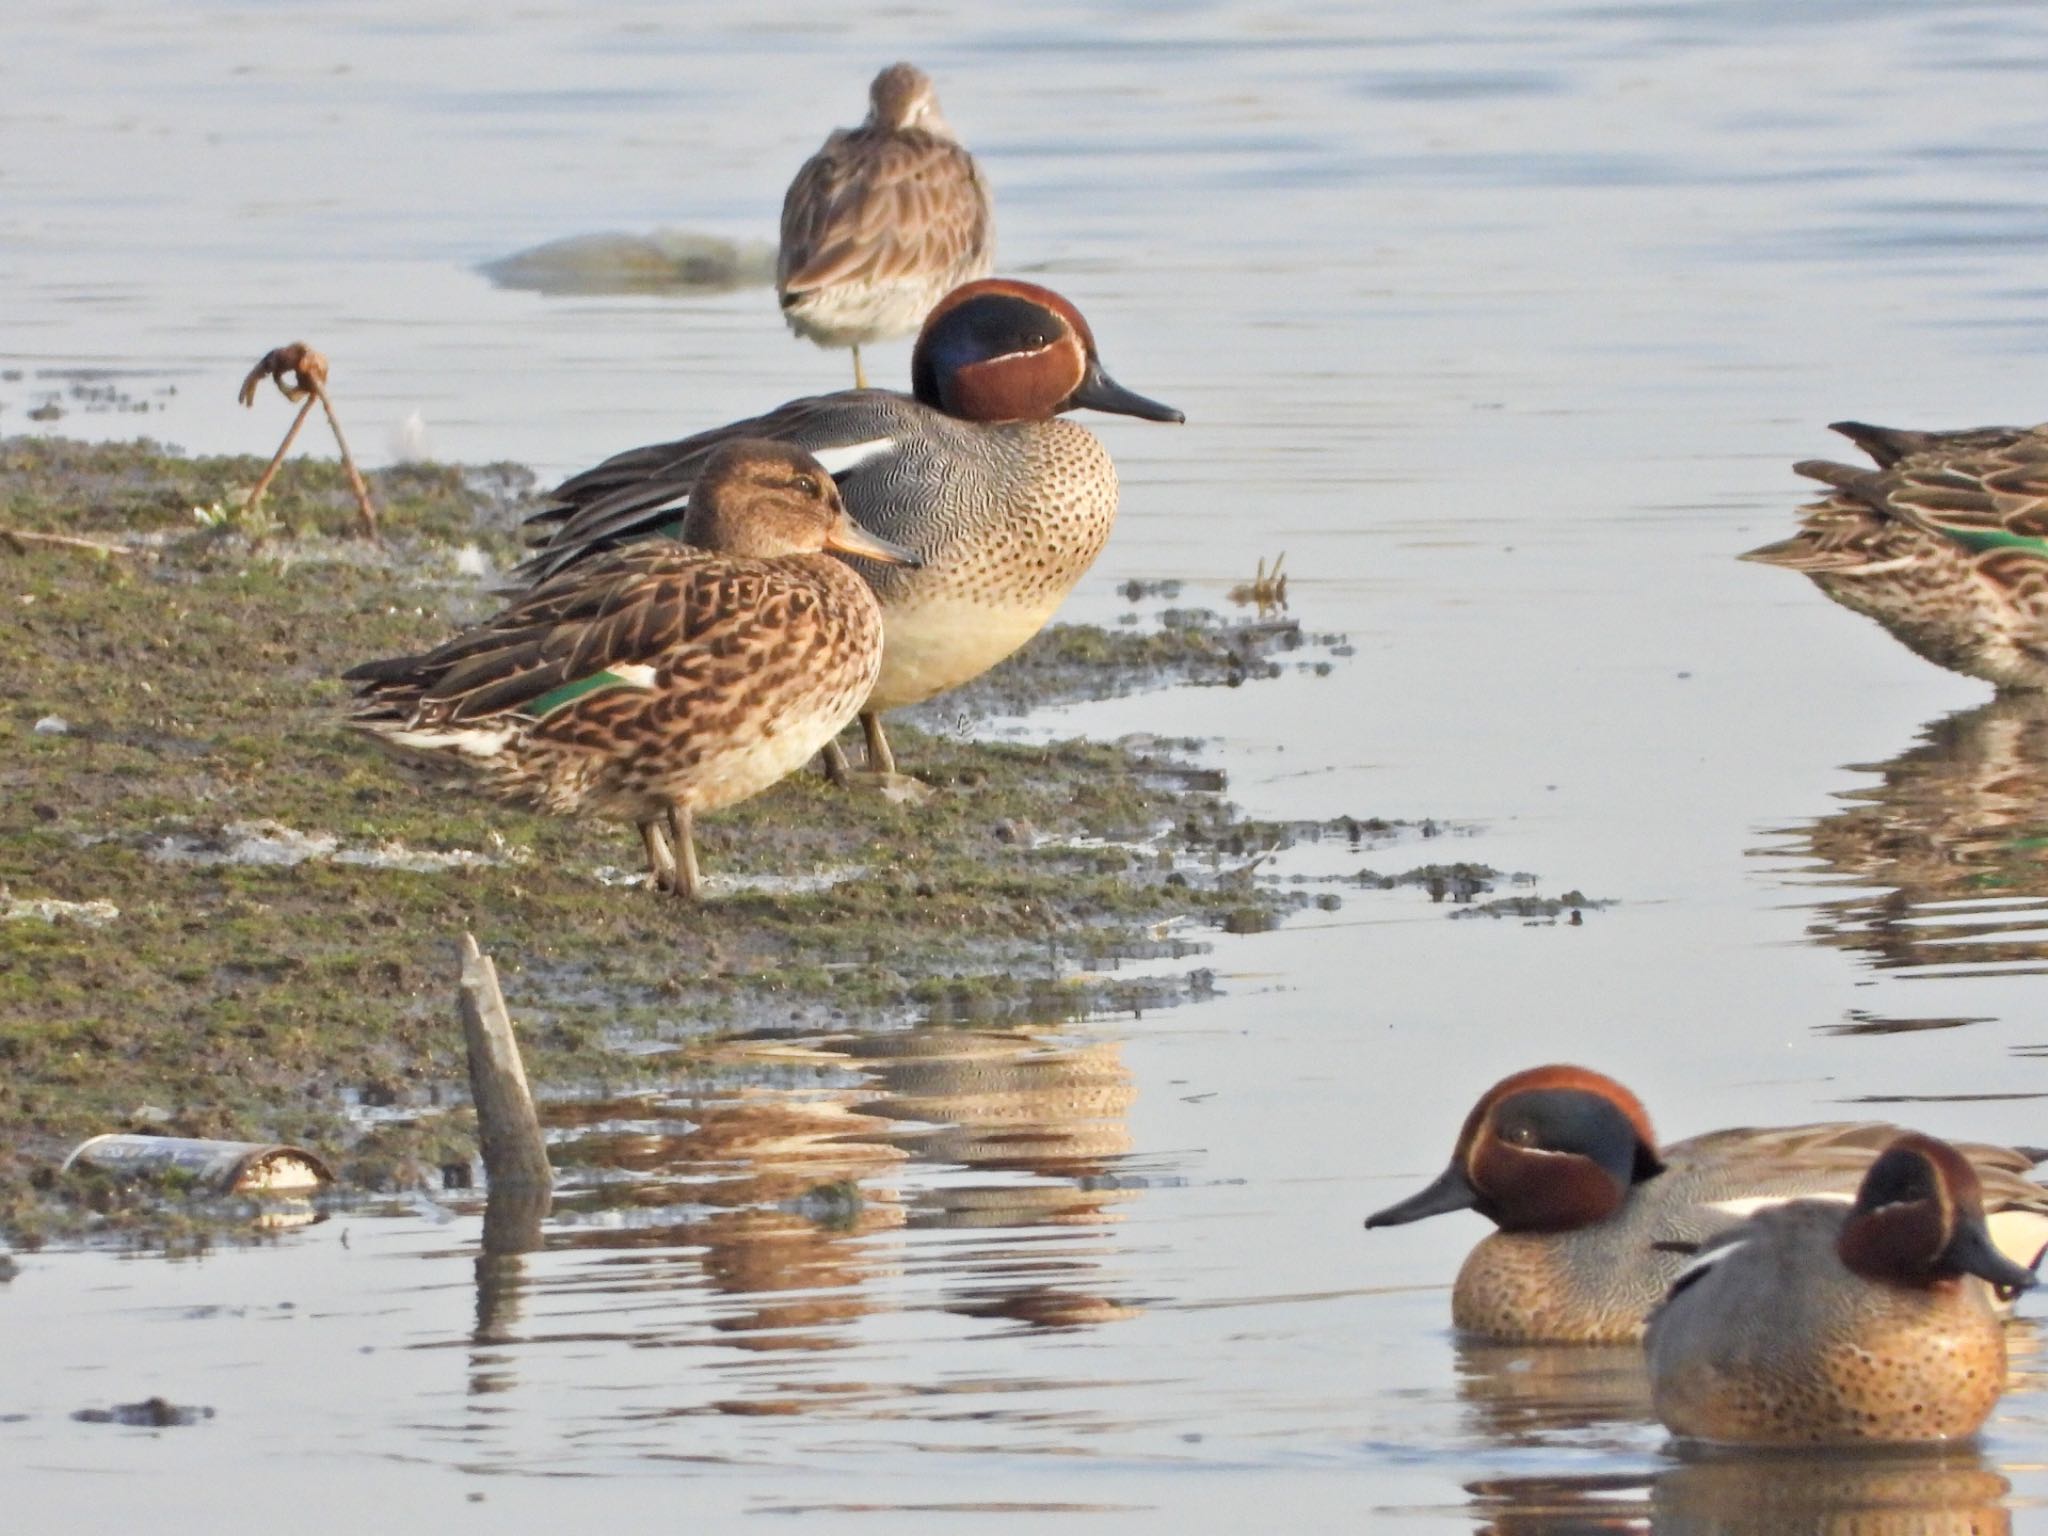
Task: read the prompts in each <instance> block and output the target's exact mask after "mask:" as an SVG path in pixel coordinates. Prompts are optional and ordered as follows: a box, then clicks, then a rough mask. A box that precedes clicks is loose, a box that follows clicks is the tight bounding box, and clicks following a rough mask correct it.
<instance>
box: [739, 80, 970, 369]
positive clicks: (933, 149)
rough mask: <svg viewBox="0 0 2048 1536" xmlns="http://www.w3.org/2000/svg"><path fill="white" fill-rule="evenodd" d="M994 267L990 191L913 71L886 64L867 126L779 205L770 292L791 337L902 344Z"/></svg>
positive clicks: (820, 160)
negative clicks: (938, 307)
mask: <svg viewBox="0 0 2048 1536" xmlns="http://www.w3.org/2000/svg"><path fill="white" fill-rule="evenodd" d="M995 260H996V223H995V208H994V206H993V205H992V204H991V203H990V201H989V195H988V183H987V182H985V181H983V180H982V178H981V169H980V167H979V166H977V165H976V164H975V163H974V156H972V155H970V154H969V153H968V152H967V150H966V149H965V147H963V146H962V145H961V143H960V141H959V140H958V139H956V138H954V137H953V130H952V129H951V128H949V127H947V126H946V120H945V119H944V118H943V117H941V116H940V115H939V98H938V94H937V92H935V91H934V90H933V89H932V82H931V80H930V78H929V77H928V76H926V74H925V73H924V71H923V70H921V69H919V68H917V67H916V66H915V65H913V64H892V65H890V66H889V67H888V68H887V69H885V70H883V71H882V72H881V73H880V74H879V75H877V76H875V79H874V83H873V84H872V85H870V86H869V87H868V116H867V121H866V122H864V123H862V124H861V125H860V126H859V127H858V128H841V129H839V130H837V131H836V132H834V133H833V135H832V136H831V137H830V138H828V139H827V140H826V141H825V145H824V148H822V149H820V150H819V151H818V152H817V153H816V154H815V155H813V156H811V158H810V159H809V160H807V161H805V162H804V166H803V169H802V170H800V171H798V172H797V173H796V180H795V181H793V182H791V183H790V185H789V192H788V195H787V196H785V197H784V198H783V201H782V245H781V248H780V250H779V251H778V252H777V254H776V259H775V293H776V296H777V297H778V298H779V299H780V300H781V301H782V316H783V318H784V319H785V320H787V321H788V322H789V328H790V329H791V330H793V331H795V332H796V333H797V335H799V336H806V337H809V338H810V339H811V340H812V341H815V342H816V343H817V344H818V345H819V346H821V347H851V348H852V349H853V382H854V387H855V388H856V389H866V388H867V383H868V381H867V375H866V374H865V373H864V372H863V371H862V370H861V366H860V349H861V347H862V345H863V344H864V343H867V342H871V341H891V340H894V339H895V338H896V337H898V336H909V335H911V334H913V333H914V332H915V331H916V330H917V328H918V327H919V326H920V325H922V324H923V323H924V317H925V316H926V315H927V314H929V313H930V312H931V308H932V306H933V305H934V304H936V303H938V301H939V300H940V299H942V298H944V297H945V296H946V295H947V294H948V293H950V292H952V290H953V289H955V288H957V287H959V286H960V284H962V283H965V282H971V281H972V280H973V279H975V278H977V277H987V276H988V274H989V273H990V272H991V271H993V270H994V268H995Z"/></svg>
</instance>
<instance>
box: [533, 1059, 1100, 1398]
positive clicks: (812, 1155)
mask: <svg viewBox="0 0 2048 1536" xmlns="http://www.w3.org/2000/svg"><path fill="white" fill-rule="evenodd" d="M1119 1052H1120V1046H1119V1044H1118V1043H1117V1042H1115V1041H1106V1040H1104V1041H1082V1042H1072V1041H1070V1040H1068V1039H1066V1038H1064V1037H1062V1036H1058V1035H1053V1034H1049V1033H1048V1032H1046V1031H1042V1030H1036V1029H1031V1028H1020V1029H1018V1030H1015V1031H969V1030H951V1029H928V1030H909V1031H902V1032H892V1033H889V1034H884V1035H873V1036H838V1037H831V1038H827V1039H822V1040H820V1039H813V1040H809V1041H781V1040H775V1041H734V1042H730V1043H728V1044H726V1045H723V1046H720V1047H717V1048H716V1050H715V1051H714V1055H715V1057H716V1063H715V1065H716V1067H717V1069H718V1070H719V1071H720V1072H721V1073H723V1074H728V1075H729V1076H738V1075H742V1074H743V1075H745V1076H746V1077H749V1078H752V1079H755V1081H753V1082H750V1083H748V1084H747V1085H746V1086H743V1087H742V1086H735V1087H732V1088H729V1089H726V1090H724V1091H723V1092H722V1093H719V1094H706V1095H704V1096H701V1097H691V1098H673V1097H659V1096H646V1097H635V1098H625V1099H613V1100H604V1101H595V1102H589V1103H584V1104H580V1105H567V1106H565V1105H556V1106H552V1107H551V1111H550V1119H551V1120H552V1121H553V1122H554V1125H555V1128H556V1134H557V1137H558V1150H559V1151H560V1152H561V1153H562V1154H563V1161H564V1163H565V1165H566V1166H567V1167H568V1169H569V1171H570V1173H571V1179H570V1181H569V1182H571V1183H572V1184H573V1183H575V1182H583V1183H584V1184H585V1187H584V1188H583V1189H581V1190H580V1191H577V1192H575V1193H573V1194H570V1195H568V1196H566V1197H565V1198H564V1201H563V1204H564V1205H565V1206H567V1207H569V1208H571V1209H572V1210H573V1211H577V1212H580V1213H582V1214H581V1215H580V1216H577V1215H572V1216H569V1217H567V1218H565V1219H564V1221H562V1222H561V1223H559V1224H558V1227H557V1230H556V1232H555V1234H554V1242H553V1246H556V1247H569V1248H584V1249H600V1250H601V1249H622V1250H636V1251H637V1254H636V1256H635V1257H633V1258H631V1259H624V1260H622V1261H621V1262H620V1264H619V1267H618V1270H617V1273H616V1274H615V1275H613V1276H610V1277H608V1279H607V1286H608V1288H610V1289H613V1290H616V1291H617V1292H619V1293H623V1294H637V1293H641V1292H657V1291H663V1292H665V1291H673V1290H676V1289H679V1288H697V1287H700V1286H702V1285H705V1284H708V1285H709V1287H710V1288H711V1289H712V1291H714V1292H715V1293H716V1294H717V1295H718V1296H719V1297H721V1298H724V1299H725V1304H723V1305H720V1306H717V1307H715V1308H705V1307H701V1306H697V1307H693V1308H692V1312H693V1317H692V1319H691V1326H690V1329H689V1330H688V1332H689V1333H691V1334H694V1333H696V1330H698V1329H709V1330H710V1331H712V1332H714V1333H715V1334H717V1335H718V1336H719V1342H720V1343H722V1344H724V1345H726V1346H728V1347H736V1348H741V1349H746V1350H749V1351H815V1350H821V1349H832V1348H844V1347H850V1346H853V1345H855V1344H857V1343H858V1342H859V1340H858V1338H857V1337H856V1336H854V1335H853V1334H851V1333H849V1332H848V1328H849V1325H851V1324H852V1323H854V1322H856V1321H857V1320H859V1319H860V1318H862V1317H865V1316H868V1315H871V1314H874V1313H877V1312H881V1311H887V1310H892V1309H904V1308H905V1307H906V1306H910V1307H916V1306H919V1305H922V1304H923V1303H921V1302H919V1301H915V1300H913V1301H909V1302H906V1300H905V1296H904V1294H903V1293H904V1291H905V1290H906V1289H907V1287H906V1284H905V1277H906V1275H907V1276H909V1282H910V1285H911V1286H915V1285H916V1284H917V1282H918V1280H919V1277H920V1275H919V1272H920V1270H923V1271H925V1272H926V1273H929V1272H930V1271H931V1270H933V1269H936V1270H937V1273H938V1278H939V1280H940V1281H941V1283H942V1284H943V1285H944V1287H945V1294H944V1296H943V1298H942V1299H941V1300H940V1301H939V1302H938V1303H937V1305H938V1306H939V1307H940V1308H942V1309H943V1310H945V1311H948V1312H952V1313H955V1314H957V1315H960V1316H966V1317H977V1318H991V1319H1002V1320H1008V1321H1013V1322H1017V1323H1021V1324H1023V1325H1025V1326H1028V1327H1033V1328H1043V1327H1077V1326H1086V1325H1090V1324H1095V1323H1101V1322H1107V1321H1112V1320H1115V1319H1118V1318H1122V1317H1128V1316H1132V1315H1135V1309H1134V1308H1132V1307H1130V1306H1128V1305H1127V1304H1125V1303H1124V1302H1122V1301H1120V1300H1117V1299H1115V1298H1114V1297H1113V1296H1111V1295H1109V1294H1107V1293H1106V1292H1107V1287H1106V1286H1105V1285H1104V1283H1103V1280H1102V1269H1103V1265H1104V1262H1105V1259H1106V1258H1107V1257H1109V1256H1111V1253H1112V1250H1110V1249H1109V1248H1108V1246H1107V1245H1106V1242H1105V1238H1106V1231H1105V1229H1106V1228H1107V1227H1108V1226H1110V1225H1112V1224H1113V1223H1114V1222H1115V1221H1116V1220H1117V1215H1116V1213H1115V1211H1114V1209H1113V1208H1114V1207H1115V1206H1117V1205H1118V1204H1119V1203H1121V1202H1123V1201H1126V1200H1129V1199H1131V1198H1132V1197H1133V1195H1134V1193H1135V1192H1134V1191H1133V1190H1130V1189H1127V1188H1091V1187H1089V1184H1090V1181H1091V1180H1092V1179H1093V1178H1095V1177H1097V1176H1099V1175H1101V1174H1103V1173H1104V1172H1105V1171H1106V1170H1107V1169H1108V1168H1110V1167H1111V1166H1113V1165H1114V1164H1115V1163H1116V1162H1117V1161H1118V1160H1119V1159H1121V1158H1122V1157H1123V1156H1125V1155H1126V1154H1127V1153H1128V1152H1129V1150H1130V1131H1129V1128H1128V1126H1127V1125H1126V1124H1125V1123H1124V1118H1123V1116H1124V1114H1125V1111H1126V1110H1127V1108H1128V1106H1129V1105H1130V1103H1131V1101H1132V1098H1133V1097H1134V1093H1135V1090H1134V1088H1133V1087H1132V1084H1131V1079H1130V1072H1129V1069H1128V1068H1127V1067H1125V1066H1124V1064H1123V1062H1122V1060H1121V1057H1120V1054H1119ZM771 1079H772V1081H770V1080H771ZM579 1127H580V1128H581V1129H580V1134H567V1135H565V1134H564V1132H575V1131H576V1129H577V1128H579ZM913 1164H916V1165H920V1166H925V1165H940V1166H941V1167H942V1168H943V1169H945V1170H946V1171H944V1172H941V1173H940V1174H939V1175H938V1176H937V1177H929V1178H928V1177H926V1176H923V1175H921V1174H920V1175H916V1176H912V1175H910V1174H909V1172H908V1170H909V1168H910V1166H911V1165H913ZM579 1168H580V1169H582V1170H586V1172H585V1174H584V1177H583V1179H582V1180H581V1181H578V1180H577V1179H575V1177H574V1174H575V1170H577V1169H579ZM983 1171H986V1172H987V1173H990V1174H993V1175H997V1177H994V1178H990V1179H981V1178H977V1177H976V1176H975V1175H976V1174H977V1173H980V1172H983ZM906 1183H911V1184H914V1185H915V1186H917V1189H916V1193H914V1194H912V1195H910V1196H909V1197H908V1199H906V1198H905V1197H904V1195H903V1194H902V1186H903V1185H904V1184H906ZM906 1227H907V1228H919V1229H925V1228H986V1229H988V1230H987V1237H986V1240H985V1241H981V1242H971V1243H959V1244H950V1245H946V1246H943V1247H933V1248H927V1249H922V1250H919V1253H920V1255H924V1254H929V1255H930V1257H928V1258H926V1259H925V1260H924V1263H923V1264H922V1265H919V1266H916V1267H913V1266H911V1265H909V1264H907V1263H906V1262H905V1254H906V1250H905V1247H904V1245H903V1244H902V1243H901V1242H900V1241H898V1242H891V1243H887V1244H885V1245H883V1244H877V1243H876V1242H875V1241H873V1239H875V1238H876V1237H877V1236H879V1235H881V1234H885V1233H887V1232H889V1231H892V1230H896V1229H900V1228H906ZM676 1249H686V1250H696V1251H693V1252H689V1253H685V1254H678V1253H675V1252H673V1251H672V1250H676ZM707 1314H708V1315H707ZM684 1341H685V1342H699V1343H701V1342H706V1341H705V1340H704V1339H703V1338H702V1337H701V1335H698V1336H697V1337H694V1338H690V1337H688V1335H687V1334H686V1336H685V1339H684ZM778 1411H793V1410H778Z"/></svg>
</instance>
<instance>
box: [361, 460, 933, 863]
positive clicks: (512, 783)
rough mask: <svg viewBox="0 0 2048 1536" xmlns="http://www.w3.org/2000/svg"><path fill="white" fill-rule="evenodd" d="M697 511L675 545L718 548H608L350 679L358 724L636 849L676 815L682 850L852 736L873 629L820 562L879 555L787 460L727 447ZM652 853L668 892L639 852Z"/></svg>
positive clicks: (837, 571)
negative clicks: (692, 823)
mask: <svg viewBox="0 0 2048 1536" xmlns="http://www.w3.org/2000/svg"><path fill="white" fill-rule="evenodd" d="M695 499H696V505H695V506H694V507H693V510H692V514H691V515H692V519H693V522H692V527H691V529H690V530H688V531H690V532H693V533H694V534H696V536H697V537H699V538H701V539H703V540H704V542H705V543H707V544H709V545H711V546H712V547H710V548H701V547H692V546H689V545H682V544H675V543H670V542H667V541H662V542H658V543H643V544H636V545H632V546H629V547H627V548H623V549H619V550H614V551H611V552H609V553H607V554H605V555H603V556H601V557H600V558H598V559H595V560H592V561H589V562H587V563H584V564H581V565H578V566H576V567H575V568H574V569H572V570H569V571H567V572H565V573H563V574H562V575H560V576H557V577H555V578H553V579H552V580H550V581H547V582H545V583H543V584H542V585H540V586H539V587H536V588H535V589H534V590H533V591H531V592H529V593H528V594H527V595H526V596H525V597H523V598H521V599H520V600H519V601H518V602H516V603H514V604H513V605H512V606H511V607H509V608H507V609H505V610H504V611H503V612H501V613H499V614H497V615H496V616H494V617H493V618H491V619H489V620H486V621H485V622H484V623H483V624H480V625H478V626H477V627H476V628H475V629H472V630H470V631H468V632H467V633H465V634H462V635H459V636H457V637H456V638H454V639H453V640H450V641H449V642H447V643H446V644H445V645H442V646H440V647H437V648H436V649H435V650H432V651H429V652H427V653H425V654H424V655H420V656H411V657H399V658H395V659H393V660H390V661H382V662H371V663H367V664H365V665H364V666H361V667H358V668H356V669H354V670H353V671H352V672H350V673H349V674H348V675H349V677H350V678H351V679H353V680H355V681H357V682H359V683H361V684H362V685H363V688H362V700H361V703H360V705H359V707H358V709H357V712H356V714H355V717H354V720H353V723H354V724H356V725H357V726H359V727H361V728H363V729H365V730H368V731H370V732H372V733H373V734H375V735H376V736H377V737H379V738H380V739H381V740H383V741H384V742H385V743H386V744H388V745H389V746H391V747H392V748H394V749H395V750H397V751H398V752H400V753H401V754H403V755H406V756H409V757H412V758H414V759H416V760H422V761H426V762H429V763H433V764H435V765H438V766H441V767H445V768H451V769H456V770H459V771H460V772H461V773H463V774H464V775H466V776H467V777H469V778H470V779H472V780H474V781H475V782H476V783H478V784H479V785H480V786H481V787H482V788H484V789H485V790H487V791H488V792H490V793H492V794H495V795H497V796H500V797H501V798H504V799H508V800H515V801H519V802H522V803H525V804H529V805H532V806H535V807H537V808H539V809H542V810H546V811H551V812H554V813H557V814H561V815H595V816H603V817H611V818H616V819H619V820H627V821H632V822H635V823H636V824H638V825H640V826H641V827H642V829H643V836H649V833H648V831H647V829H648V828H650V827H651V826H652V825H653V824H654V823H655V822H656V821H657V820H659V819H662V818H672V820H673V822H675V823H679V824H677V825H675V832H676V836H677V838H678V840H679V841H683V842H687V838H688V826H689V818H690V817H691V816H692V815H694V813H696V812H698V811H713V810H718V809H720V808H722V807H724V806H728V805H732V804H735V803H736V802H738V801H741V800H744V799H746V798H748V797H749V796H751V795H755V794H758V793H759V792H760V791H762V790H764V789H766V788H768V787H769V786H770V785H771V784H774V783H775V782H776V781H777V780H779V779H781V778H783V777H784V776H785V775H787V774H789V773H790V772H792V771H794V770H795V769H796V768H798V767H800V766H801V765H802V764H803V763H804V762H806V761H807V760H808V759H809V758H810V757H811V756H812V755H814V754H815V753H816V752H818V751H819V750H820V749H821V748H822V747H824V746H825V745H826V744H827V743H829V742H830V741H831V739H832V738H833V737H834V736H835V735H837V734H838V732H839V731H840V730H841V729H842V728H843V727H844V726H845V725H846V724H847V723H848V722H849V721H850V720H852V718H853V717H854V715H855V713H856V712H857V711H858V710H859V708H860V706H861V703H862V701H863V700H864V699H866V698H867V696H868V694H869V693H870V692H871V691H872V689H873V686H874V681H875V677H876V675H877V673H878V672H879V670H880V667H881V647H882V625H881V613H880V610H879V608H878V606H877V604H876V602H875V598H874V594H873V592H872V590H871V589H870V588H869V587H868V585H867V583H866V582H864V581H862V580H861V578H860V577H859V576H858V575H856V574H855V573H854V572H853V570H852V569H851V568H850V567H848V566H847V565H846V564H845V563H844V562H842V561H840V560H838V559H835V558H833V557H832V556H831V555H828V554H825V553H823V549H824V548H825V547H826V546H827V545H828V544H830V545H832V546H833V547H837V548H847V549H852V548H860V549H863V550H865V551H866V552H867V553H869V554H871V555H876V556H891V555H892V551H891V548H890V546H888V545H887V544H886V543H885V542H882V541H878V540H876V539H874V538H873V537H872V536H869V535H865V534H862V533H861V532H860V531H859V530H857V529H855V528H854V527H853V525H852V524H851V523H850V522H849V521H848V520H847V518H846V515H845V511H844V508H843V507H842V506H841V504H840V501H839V497H838V494H837V492H836V490H835V489H834V488H833V485H832V481H831V478H830V476H828V475H826V474H825V473H824V472H823V470H822V469H820V468H819V467H818V465H817V463H816V461H815V460H813V459H811V458H810V456H809V455H808V454H805V453H803V452H801V450H798V449H794V448H791V447H789V446H788V445H786V444H776V443H761V442H750V441H745V440H741V441H736V442H731V443H727V444H724V445H722V446H721V447H720V449H719V451H718V452H717V453H715V454H713V455H710V456H709V457H708V459H707V460H706V462H705V464H704V466H703V469H702V472H701V475H700V478H699V480H698V483H697V488H696V492H695ZM893 556H894V557H896V558H902V557H905V552H903V551H893ZM593 681H595V683H596V684H597V686H588V685H590V684H591V683H592V682H593ZM586 687H587V691H578V689H579V688H586ZM675 852H676V853H677V854H679V855H682V856H684V857H685V859H686V862H687V860H688V849H687V848H678V849H677V850H675ZM648 855H649V861H650V866H651V873H652V874H653V876H654V878H655V880H656V883H657V884H659V883H663V873H664V872H663V869H662V867H661V855H660V853H659V851H658V850H657V848H656V847H655V844H654V840H653V839H652V838H651V837H650V841H649V847H648Z"/></svg>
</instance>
